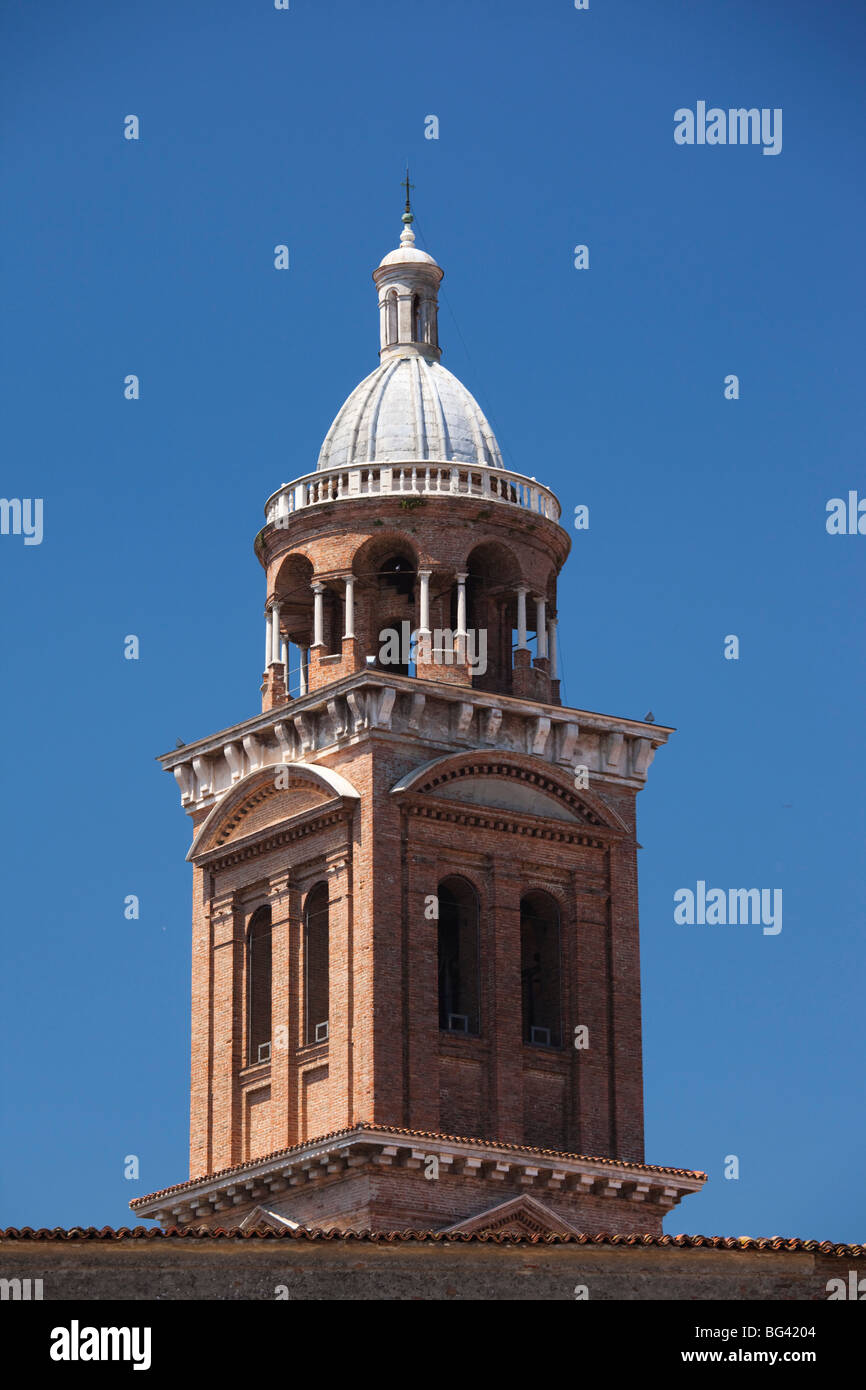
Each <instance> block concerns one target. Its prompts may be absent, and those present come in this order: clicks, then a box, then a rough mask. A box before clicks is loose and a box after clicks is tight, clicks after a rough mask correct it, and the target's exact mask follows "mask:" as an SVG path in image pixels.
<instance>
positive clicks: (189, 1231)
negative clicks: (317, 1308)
mask: <svg viewBox="0 0 866 1390" xmlns="http://www.w3.org/2000/svg"><path fill="white" fill-rule="evenodd" d="M169 1238H171V1239H182V1240H307V1241H366V1242H370V1243H371V1244H385V1245H392V1244H396V1243H400V1242H409V1241H428V1242H433V1243H435V1244H437V1245H452V1244H466V1243H467V1242H471V1243H479V1242H480V1243H483V1244H489V1245H515V1244H519V1245H615V1246H627V1247H630V1248H635V1247H637V1246H643V1247H649V1246H658V1247H662V1248H668V1247H671V1248H674V1249H702V1248H703V1249H713V1250H763V1251H768V1250H772V1251H788V1252H795V1251H804V1252H809V1253H814V1254H821V1255H838V1256H840V1257H842V1258H856V1257H866V1245H844V1244H837V1243H836V1242H834V1241H830V1240H821V1241H819V1240H801V1239H800V1237H799V1236H701V1235H696V1236H689V1235H676V1236H670V1235H661V1236H653V1235H640V1234H635V1235H612V1234H610V1233H608V1232H603V1233H600V1234H596V1235H521V1236H518V1235H508V1234H507V1233H501V1232H498V1231H476V1232H465V1231H423V1230H422V1231H412V1230H408V1231H333V1230H332V1231H323V1230H318V1229H315V1228H313V1229H309V1230H308V1229H306V1228H304V1227H299V1228H298V1229H297V1230H289V1229H285V1230H284V1229H280V1230H275V1229H270V1228H265V1229H257V1230H253V1231H242V1230H241V1229H240V1228H239V1227H237V1226H233V1227H228V1228H226V1227H223V1226H217V1227H216V1228H214V1229H210V1228H208V1227H206V1226H184V1227H182V1228H180V1227H177V1226H171V1227H169V1229H168V1230H166V1231H163V1230H160V1229H158V1228H154V1227H151V1226H133V1227H129V1226H120V1227H113V1226H103V1227H101V1228H97V1227H96V1226H70V1227H68V1228H67V1227H63V1226H55V1227H54V1228H53V1229H51V1230H49V1229H48V1228H47V1227H41V1228H40V1229H38V1230H34V1228H33V1227H32V1226H22V1227H17V1226H9V1227H7V1228H6V1229H5V1230H0V1241H3V1240H6V1241H15V1240H24V1241H35V1240H39V1241H71V1240H91V1241H119V1240H144V1241H148V1240H151V1241H152V1240H165V1239H169Z"/></svg>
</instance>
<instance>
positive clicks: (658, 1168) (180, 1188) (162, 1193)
mask: <svg viewBox="0 0 866 1390" xmlns="http://www.w3.org/2000/svg"><path fill="white" fill-rule="evenodd" d="M360 1131H368V1132H369V1133H371V1134H393V1135H397V1136H399V1137H402V1138H405V1139H440V1140H445V1141H446V1142H448V1143H452V1144H480V1145H482V1146H484V1147H486V1148H490V1149H503V1150H505V1151H506V1152H509V1153H525V1154H547V1155H549V1156H550V1157H551V1158H568V1159H572V1160H573V1161H577V1162H579V1163H602V1164H609V1165H611V1166H615V1167H617V1168H634V1169H636V1170H638V1171H641V1172H644V1171H646V1172H653V1173H670V1174H671V1175H672V1176H674V1177H680V1178H706V1176H707V1175H706V1173H702V1172H699V1171H696V1170H694V1169H691V1168H668V1167H665V1166H664V1165H663V1164H659V1163H636V1162H635V1161H634V1160H632V1159H627V1158H599V1157H594V1156H592V1155H591V1154H573V1153H566V1152H564V1151H563V1150H562V1149H539V1148H536V1147H534V1146H533V1145H531V1144H509V1143H506V1142H505V1141H504V1140H500V1139H479V1138H477V1137H473V1136H467V1135H460V1134H436V1133H434V1132H433V1131H431V1130H425V1129H400V1128H398V1127H397V1126H396V1125H374V1124H370V1123H368V1121H366V1120H359V1121H358V1123H357V1124H354V1125H349V1126H347V1127H346V1128H344V1129H334V1130H331V1132H330V1133H329V1134H321V1135H317V1136H316V1137H315V1138H313V1139H305V1140H304V1141H303V1143H301V1144H292V1145H290V1147H289V1148H287V1149H275V1150H274V1152H273V1153H269V1154H260V1155H259V1157H258V1158H250V1159H247V1160H246V1162H244V1163H233V1164H232V1165H231V1167H230V1168H218V1169H217V1170H216V1172H213V1173H203V1174H202V1175H201V1176H200V1177H198V1178H188V1179H187V1180H186V1181H185V1182H178V1183H174V1184H173V1185H172V1186H171V1187H162V1188H160V1189H159V1190H158V1191H156V1192H148V1193H146V1194H145V1195H144V1196H143V1197H134V1198H133V1199H132V1201H131V1202H130V1204H129V1205H130V1206H131V1207H132V1208H133V1210H134V1209H135V1208H136V1207H140V1206H142V1205H143V1203H144V1202H153V1201H155V1200H156V1199H157V1198H158V1197H169V1196H172V1195H173V1194H174V1193H176V1192H184V1191H187V1190H189V1189H190V1188H192V1187H198V1186H199V1185H200V1184H201V1183H207V1182H215V1181H216V1180H217V1179H218V1178H227V1177H230V1176H231V1175H232V1174H235V1173H243V1172H246V1171H248V1170H249V1169H251V1168H256V1167H258V1165H259V1164H261V1163H270V1162H272V1161H274V1160H276V1159H278V1158H288V1157H289V1156H290V1155H291V1154H293V1153H300V1152H301V1151H302V1150H303V1149H309V1148H311V1147H312V1146H313V1145H314V1144H324V1143H327V1141H328V1140H329V1139H344V1138H346V1137H347V1136H348V1135H350V1134H357V1133H359V1132H360Z"/></svg>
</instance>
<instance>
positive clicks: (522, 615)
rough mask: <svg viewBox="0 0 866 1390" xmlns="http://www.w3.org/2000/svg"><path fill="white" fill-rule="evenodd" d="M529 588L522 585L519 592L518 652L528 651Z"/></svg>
mask: <svg viewBox="0 0 866 1390" xmlns="http://www.w3.org/2000/svg"><path fill="white" fill-rule="evenodd" d="M527 592H528V590H527V588H526V586H525V584H521V585H520V587H519V588H518V590H517V650H518V651H526V595H527Z"/></svg>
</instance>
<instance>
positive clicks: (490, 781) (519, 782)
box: [391, 753, 629, 834]
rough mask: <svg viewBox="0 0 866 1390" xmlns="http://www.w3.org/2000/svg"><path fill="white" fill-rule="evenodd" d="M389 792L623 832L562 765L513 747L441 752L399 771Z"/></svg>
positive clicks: (596, 798) (612, 813)
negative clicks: (552, 764)
mask: <svg viewBox="0 0 866 1390" xmlns="http://www.w3.org/2000/svg"><path fill="white" fill-rule="evenodd" d="M391 792H392V794H396V795H403V794H409V795H411V796H413V797H417V798H420V797H435V798H436V799H437V800H442V801H451V802H457V803H459V804H460V805H463V806H478V807H486V808H488V809H490V810H491V811H511V812H512V813H513V814H514V815H521V816H537V817H538V818H539V819H540V820H547V821H550V820H555V821H561V822H564V823H565V824H566V825H573V826H574V825H577V826H582V827H587V828H588V827H598V828H602V827H603V828H606V829H608V830H613V831H615V832H617V833H620V834H621V833H623V832H625V833H626V834H628V833H629V831H628V828H627V826H626V825H625V823H624V822H623V820H622V818H621V817H620V816H619V815H618V814H617V812H616V811H615V810H614V809H613V807H611V806H610V805H609V804H608V803H607V802H605V801H604V800H603V798H602V797H600V796H599V795H597V794H595V793H593V792H591V791H585V790H583V789H576V788H575V787H574V785H573V781H572V777H571V776H570V774H569V773H568V772H567V771H565V770H563V769H562V768H559V767H556V768H554V767H550V766H542V765H539V762H538V760H536V759H533V758H530V757H528V756H526V755H523V754H519V753H505V754H503V753H496V754H490V755H488V754H481V755H479V754H478V753H476V754H472V755H469V756H467V755H466V754H446V756H445V757H444V758H436V759H434V761H433V762H431V763H426V764H425V765H424V766H423V767H420V768H416V769H415V770H414V771H413V772H410V773H407V774H406V775H405V776H404V777H401V778H400V780H399V782H397V783H396V784H395V785H394V786H393V787H392V788H391Z"/></svg>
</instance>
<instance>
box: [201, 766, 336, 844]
mask: <svg viewBox="0 0 866 1390" xmlns="http://www.w3.org/2000/svg"><path fill="white" fill-rule="evenodd" d="M358 800H359V797H358V792H357V791H356V789H355V788H354V787H353V786H352V784H351V783H350V782H349V781H347V780H346V778H345V777H343V776H342V775H341V774H340V773H338V772H335V771H334V770H333V769H331V768H326V767H319V766H317V765H315V764H311V763H276V764H274V765H272V766H270V767H266V768H262V769H260V770H259V771H257V772H255V773H252V774H250V775H249V776H247V777H245V778H244V779H243V780H242V781H241V782H239V783H238V784H237V786H236V787H234V788H233V789H232V791H231V792H229V794H228V795H227V796H226V797H224V798H223V800H222V801H219V802H218V803H217V805H216V806H215V807H214V808H213V810H212V811H211V812H210V814H209V815H208V816H207V818H206V820H205V821H204V823H203V824H202V825H201V826H200V827H199V830H198V833H197V835H196V837H195V839H194V840H193V843H192V846H191V848H190V850H189V853H188V854H187V859H189V860H193V861H194V860H196V859H197V858H198V857H199V855H202V854H205V853H207V852H208V851H210V850H214V849H221V848H222V847H223V846H225V845H230V844H232V843H234V842H236V841H239V840H245V839H247V838H248V837H249V836H251V835H256V834H258V833H259V832H261V831H266V830H268V829H270V828H272V827H274V828H276V827H277V826H280V827H282V826H288V825H291V823H292V822H293V821H297V820H298V819H299V818H302V817H304V816H308V815H310V813H311V812H312V813H314V814H315V813H316V812H317V811H319V810H320V809H321V808H324V807H326V806H336V805H339V804H340V803H343V804H345V803H346V802H349V803H351V802H354V801H358Z"/></svg>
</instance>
